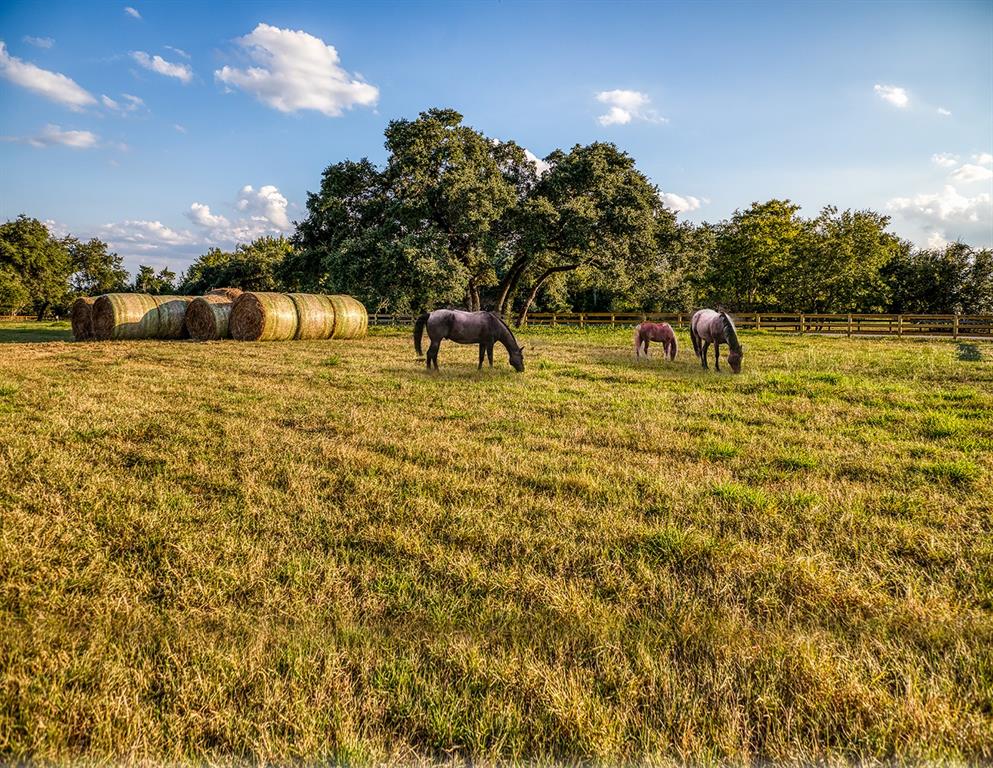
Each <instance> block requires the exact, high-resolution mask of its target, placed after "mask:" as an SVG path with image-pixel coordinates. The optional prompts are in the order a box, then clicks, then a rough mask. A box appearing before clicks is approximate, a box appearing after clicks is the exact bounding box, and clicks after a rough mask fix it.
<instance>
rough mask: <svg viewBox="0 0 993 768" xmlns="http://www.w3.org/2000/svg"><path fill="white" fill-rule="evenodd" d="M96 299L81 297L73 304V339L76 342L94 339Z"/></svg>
mask: <svg viewBox="0 0 993 768" xmlns="http://www.w3.org/2000/svg"><path fill="white" fill-rule="evenodd" d="M95 301H96V298H94V297H90V296H80V297H79V298H78V299H76V300H75V301H74V302H73V303H72V315H71V318H72V337H73V338H74V339H75V340H76V341H89V340H90V339H93V338H94V336H93V302H95Z"/></svg>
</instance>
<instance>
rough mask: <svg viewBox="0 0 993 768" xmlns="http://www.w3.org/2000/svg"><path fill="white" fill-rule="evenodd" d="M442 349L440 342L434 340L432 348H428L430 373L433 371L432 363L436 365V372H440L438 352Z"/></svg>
mask: <svg viewBox="0 0 993 768" xmlns="http://www.w3.org/2000/svg"><path fill="white" fill-rule="evenodd" d="M440 348H441V342H440V341H434V340H432V341H431V346H430V347H428V354H427V359H428V370H429V371H430V370H431V365H432V363H433V364H434V369H435V370H436V371H437V370H438V350H439V349H440Z"/></svg>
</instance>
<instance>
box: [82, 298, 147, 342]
mask: <svg viewBox="0 0 993 768" xmlns="http://www.w3.org/2000/svg"><path fill="white" fill-rule="evenodd" d="M158 332H159V305H158V302H156V300H155V297H153V296H149V295H148V294H147V293H107V294H104V295H103V296H99V297H98V298H97V300H96V301H95V302H93V334H94V336H95V337H96V338H98V339H100V340H107V339H154V338H155V337H156V336H157V335H158Z"/></svg>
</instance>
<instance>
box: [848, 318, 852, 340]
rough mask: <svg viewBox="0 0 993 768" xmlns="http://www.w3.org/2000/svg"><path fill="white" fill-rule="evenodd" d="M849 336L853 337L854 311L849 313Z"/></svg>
mask: <svg viewBox="0 0 993 768" xmlns="http://www.w3.org/2000/svg"><path fill="white" fill-rule="evenodd" d="M848 338H852V313H851V312H849V313H848Z"/></svg>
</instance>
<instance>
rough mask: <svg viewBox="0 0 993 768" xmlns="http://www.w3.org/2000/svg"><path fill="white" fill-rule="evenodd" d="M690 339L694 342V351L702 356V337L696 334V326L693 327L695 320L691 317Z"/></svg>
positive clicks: (698, 355)
mask: <svg viewBox="0 0 993 768" xmlns="http://www.w3.org/2000/svg"><path fill="white" fill-rule="evenodd" d="M690 341H692V342H693V352H694V353H695V354H696V356H697V357H700V337H699V336H697V335H696V328H694V327H693V320H692V318H691V319H690Z"/></svg>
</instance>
